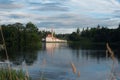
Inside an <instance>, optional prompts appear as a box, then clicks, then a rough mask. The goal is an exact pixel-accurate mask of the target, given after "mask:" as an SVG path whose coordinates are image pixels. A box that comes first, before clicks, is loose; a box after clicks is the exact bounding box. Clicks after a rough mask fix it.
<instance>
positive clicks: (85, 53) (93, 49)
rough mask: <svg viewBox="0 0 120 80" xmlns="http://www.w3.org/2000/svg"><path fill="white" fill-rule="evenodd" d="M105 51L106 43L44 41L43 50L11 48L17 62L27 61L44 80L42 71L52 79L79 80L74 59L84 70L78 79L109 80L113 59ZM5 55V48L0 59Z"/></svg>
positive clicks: (37, 78)
mask: <svg viewBox="0 0 120 80" xmlns="http://www.w3.org/2000/svg"><path fill="white" fill-rule="evenodd" d="M114 50H115V53H116V52H117V51H119V50H117V48H115V49H114ZM105 51H106V48H105V45H102V46H98V45H81V44H74V43H72V44H71V43H70V44H69V43H68V44H67V43H43V44H42V49H40V50H28V51H15V52H14V51H8V52H9V59H10V61H11V62H12V63H13V64H15V65H22V63H23V62H25V63H26V64H27V67H28V70H29V72H30V75H31V76H32V77H33V80H40V75H44V77H45V78H47V79H48V80H68V79H69V80H76V75H75V74H73V73H72V69H71V65H70V62H73V63H74V64H75V66H76V68H77V70H78V71H80V73H81V76H80V78H78V79H77V80H89V79H93V80H107V77H108V75H107V74H109V72H110V69H111V68H110V67H111V64H112V60H111V59H110V58H106V53H105ZM116 55H117V53H116ZM118 55H119V54H118ZM118 57H119V56H118ZM5 59H6V57H5V54H4V52H2V53H1V54H0V60H1V61H4V60H5ZM23 68H25V67H23Z"/></svg>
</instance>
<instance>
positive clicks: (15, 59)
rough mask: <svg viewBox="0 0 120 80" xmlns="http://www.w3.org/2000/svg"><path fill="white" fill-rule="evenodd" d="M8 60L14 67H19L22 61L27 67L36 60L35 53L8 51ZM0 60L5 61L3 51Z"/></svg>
mask: <svg viewBox="0 0 120 80" xmlns="http://www.w3.org/2000/svg"><path fill="white" fill-rule="evenodd" d="M8 52H9V53H8V55H9V60H10V61H11V62H12V63H13V64H15V65H21V64H22V62H23V61H25V62H26V64H27V65H32V64H33V63H34V62H35V60H36V59H37V51H31V52H30V51H29V52H28V51H20V52H19V51H18V52H17V51H8ZM0 60H1V61H4V60H6V56H5V54H4V51H3V52H2V53H1V54H0Z"/></svg>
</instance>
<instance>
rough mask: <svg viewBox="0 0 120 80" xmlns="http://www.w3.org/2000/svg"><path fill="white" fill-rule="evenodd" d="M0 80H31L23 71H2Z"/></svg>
mask: <svg viewBox="0 0 120 80" xmlns="http://www.w3.org/2000/svg"><path fill="white" fill-rule="evenodd" d="M0 80H31V79H30V78H29V77H27V76H26V75H25V73H24V71H22V70H13V69H11V70H10V72H9V70H8V69H4V68H1V69H0Z"/></svg>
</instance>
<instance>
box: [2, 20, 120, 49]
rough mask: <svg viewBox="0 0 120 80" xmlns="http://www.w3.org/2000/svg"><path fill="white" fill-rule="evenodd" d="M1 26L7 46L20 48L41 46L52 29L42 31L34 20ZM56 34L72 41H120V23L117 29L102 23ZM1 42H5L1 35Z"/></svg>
mask: <svg viewBox="0 0 120 80" xmlns="http://www.w3.org/2000/svg"><path fill="white" fill-rule="evenodd" d="M1 27H2V31H3V34H4V38H5V42H6V45H7V47H9V48H11V47H12V48H14V49H20V50H22V49H27V48H30V47H31V46H32V47H33V46H34V47H37V46H40V45H41V41H42V38H45V37H46V36H47V34H49V33H51V32H50V31H40V30H39V29H38V27H37V26H36V25H35V24H33V23H32V22H28V23H27V24H25V25H24V24H22V23H15V24H8V25H1ZM54 36H55V37H57V38H60V39H66V40H68V41H71V42H85V43H87V42H95V43H103V42H104V43H105V42H110V43H120V25H118V28H116V29H109V28H107V27H101V26H100V25H98V26H97V27H94V28H87V29H83V30H82V31H80V29H79V28H77V29H76V31H75V32H72V33H71V34H54ZM0 44H3V42H2V37H1V35H0Z"/></svg>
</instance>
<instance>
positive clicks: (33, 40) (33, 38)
mask: <svg viewBox="0 0 120 80" xmlns="http://www.w3.org/2000/svg"><path fill="white" fill-rule="evenodd" d="M2 30H3V34H4V38H5V41H6V45H7V47H8V48H13V49H16V50H18V49H19V50H21V49H26V48H30V47H35V46H37V45H38V44H39V45H40V40H41V37H40V36H39V31H38V28H37V27H36V26H35V25H34V24H33V23H31V22H29V23H27V24H26V26H24V25H23V24H21V23H15V24H8V25H2ZM0 41H2V40H1V37H0ZM0 43H2V42H0Z"/></svg>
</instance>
